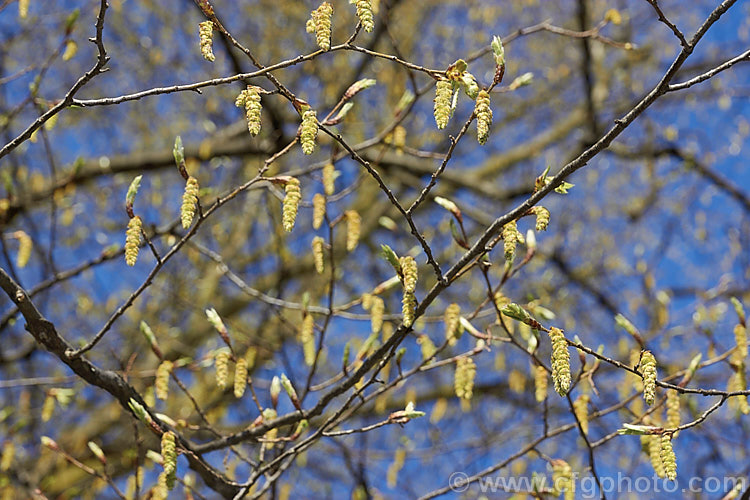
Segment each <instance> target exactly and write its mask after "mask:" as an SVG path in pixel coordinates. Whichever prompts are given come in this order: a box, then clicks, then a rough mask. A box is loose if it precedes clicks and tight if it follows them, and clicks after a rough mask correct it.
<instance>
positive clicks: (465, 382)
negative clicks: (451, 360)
mask: <svg viewBox="0 0 750 500" xmlns="http://www.w3.org/2000/svg"><path fill="white" fill-rule="evenodd" d="M476 374H477V366H476V364H474V360H473V359H471V358H469V357H463V358H458V360H457V361H456V373H455V374H454V377H453V388H454V389H455V390H456V396H458V397H459V398H461V399H465V400H467V401H468V400H470V399H471V397H472V395H473V392H474V378H475V377H476Z"/></svg>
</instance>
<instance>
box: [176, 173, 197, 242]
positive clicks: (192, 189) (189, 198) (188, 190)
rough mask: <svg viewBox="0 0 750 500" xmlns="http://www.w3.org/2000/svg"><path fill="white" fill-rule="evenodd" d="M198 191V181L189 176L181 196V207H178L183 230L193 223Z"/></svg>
mask: <svg viewBox="0 0 750 500" xmlns="http://www.w3.org/2000/svg"><path fill="white" fill-rule="evenodd" d="M198 189H199V188H198V179H196V178H195V177H193V176H192V175H191V176H190V177H188V180H187V182H185V192H184V193H183V194H182V206H181V207H180V219H181V220H182V228H183V229H187V228H189V227H190V225H191V224H192V223H193V217H195V209H196V207H197V206H198Z"/></svg>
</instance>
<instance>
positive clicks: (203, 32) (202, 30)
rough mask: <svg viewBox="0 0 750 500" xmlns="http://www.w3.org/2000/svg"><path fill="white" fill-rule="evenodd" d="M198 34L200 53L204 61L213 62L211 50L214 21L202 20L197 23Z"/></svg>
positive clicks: (214, 58) (213, 57)
mask: <svg viewBox="0 0 750 500" xmlns="http://www.w3.org/2000/svg"><path fill="white" fill-rule="evenodd" d="M198 35H199V37H200V42H201V54H202V55H203V59H205V60H206V61H211V62H213V61H214V60H216V57H215V56H214V52H213V45H214V23H212V22H211V21H203V22H202V23H200V24H198Z"/></svg>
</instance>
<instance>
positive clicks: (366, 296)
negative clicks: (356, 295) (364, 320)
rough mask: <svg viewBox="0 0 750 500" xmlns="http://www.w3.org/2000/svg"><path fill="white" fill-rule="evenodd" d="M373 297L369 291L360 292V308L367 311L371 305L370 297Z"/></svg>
mask: <svg viewBox="0 0 750 500" xmlns="http://www.w3.org/2000/svg"><path fill="white" fill-rule="evenodd" d="M373 297H375V296H374V295H373V294H371V293H370V292H365V293H363V294H362V309H364V310H365V311H369V310H370V308H371V307H372V299H373Z"/></svg>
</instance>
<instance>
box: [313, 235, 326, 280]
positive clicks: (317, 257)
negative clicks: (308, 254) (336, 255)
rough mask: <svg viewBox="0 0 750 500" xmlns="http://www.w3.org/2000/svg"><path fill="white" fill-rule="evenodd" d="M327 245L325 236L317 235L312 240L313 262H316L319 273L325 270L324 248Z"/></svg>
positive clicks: (316, 269)
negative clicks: (324, 239)
mask: <svg viewBox="0 0 750 500" xmlns="http://www.w3.org/2000/svg"><path fill="white" fill-rule="evenodd" d="M324 246H325V242H324V241H323V238H321V237H320V236H316V237H315V238H313V240H312V252H313V262H314V263H315V271H316V272H317V273H318V274H323V271H324V270H325V265H324V263H323V262H324V259H325V254H324V252H323V248H324Z"/></svg>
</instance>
